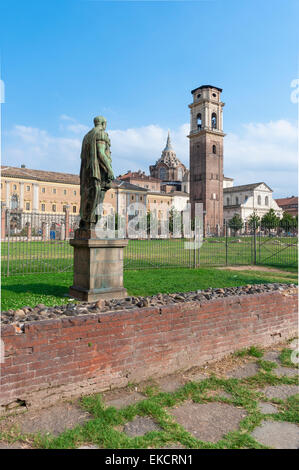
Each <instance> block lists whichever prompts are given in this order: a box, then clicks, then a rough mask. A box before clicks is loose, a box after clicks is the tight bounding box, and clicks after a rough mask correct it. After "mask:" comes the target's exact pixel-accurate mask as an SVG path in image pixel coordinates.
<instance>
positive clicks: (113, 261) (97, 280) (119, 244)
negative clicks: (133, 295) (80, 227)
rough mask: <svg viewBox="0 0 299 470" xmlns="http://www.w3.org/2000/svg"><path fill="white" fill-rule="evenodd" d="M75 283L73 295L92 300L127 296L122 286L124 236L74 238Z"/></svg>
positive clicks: (71, 293) (87, 300)
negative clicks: (101, 238)
mask: <svg viewBox="0 0 299 470" xmlns="http://www.w3.org/2000/svg"><path fill="white" fill-rule="evenodd" d="M70 244H71V245H72V246H73V247H74V283H73V285H72V286H71V287H70V289H69V293H70V295H71V296H72V297H74V298H76V299H79V300H82V301H86V302H95V301H97V300H99V299H112V298H121V297H126V295H127V291H126V289H125V288H124V287H123V249H124V247H125V246H127V244H128V240H124V239H111V240H109V239H106V240H99V239H82V238H81V239H76V238H75V239H73V240H70Z"/></svg>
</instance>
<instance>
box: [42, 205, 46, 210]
mask: <svg viewBox="0 0 299 470" xmlns="http://www.w3.org/2000/svg"><path fill="white" fill-rule="evenodd" d="M45 210H46V205H45V204H42V212H45Z"/></svg>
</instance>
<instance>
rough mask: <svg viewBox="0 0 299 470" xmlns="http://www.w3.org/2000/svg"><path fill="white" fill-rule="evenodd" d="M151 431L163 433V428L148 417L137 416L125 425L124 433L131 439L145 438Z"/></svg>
mask: <svg viewBox="0 0 299 470" xmlns="http://www.w3.org/2000/svg"><path fill="white" fill-rule="evenodd" d="M149 431H161V428H160V426H158V424H156V423H155V421H154V420H153V419H152V418H149V417H148V416H136V418H135V419H133V421H130V422H129V423H127V424H125V425H124V432H125V433H126V434H127V435H128V436H130V437H136V436H143V435H144V434H146V433H147V432H149Z"/></svg>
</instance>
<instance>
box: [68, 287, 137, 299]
mask: <svg viewBox="0 0 299 470" xmlns="http://www.w3.org/2000/svg"><path fill="white" fill-rule="evenodd" d="M69 294H70V296H71V297H73V298H74V299H79V300H82V301H83V302H96V301H97V300H100V299H121V298H123V297H127V295H128V293H127V290H126V289H125V288H124V287H122V288H119V289H113V288H111V289H109V288H108V289H107V290H105V289H93V290H87V289H83V288H80V287H74V286H72V287H70V288H69Z"/></svg>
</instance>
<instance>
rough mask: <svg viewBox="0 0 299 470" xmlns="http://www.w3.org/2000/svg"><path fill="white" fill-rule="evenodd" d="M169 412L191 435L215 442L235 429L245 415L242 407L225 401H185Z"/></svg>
mask: <svg viewBox="0 0 299 470" xmlns="http://www.w3.org/2000/svg"><path fill="white" fill-rule="evenodd" d="M169 412H170V413H171V414H172V415H173V416H174V417H175V418H176V420H177V422H178V423H179V424H181V426H183V427H184V428H185V429H186V430H187V431H188V432H190V433H191V434H193V436H195V437H196V438H197V439H200V440H201V441H208V442H217V441H219V439H221V438H222V437H223V436H224V435H225V434H227V433H228V432H230V431H234V430H237V429H238V428H239V423H240V421H241V420H242V419H243V418H244V417H245V416H246V415H247V413H246V411H245V410H244V409H240V408H236V407H235V406H232V405H227V404H225V403H207V404H198V403H192V402H186V403H184V404H183V405H181V406H178V407H177V408H173V409H171V410H169Z"/></svg>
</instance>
